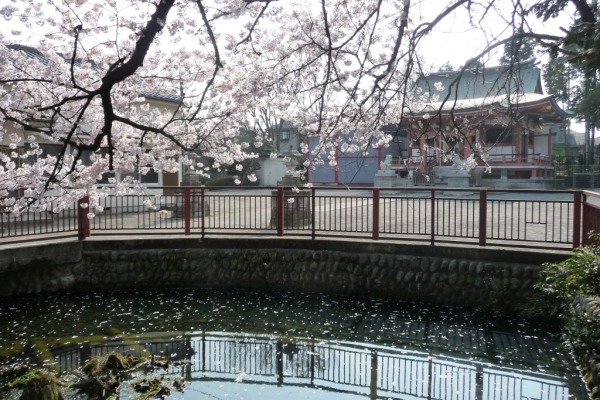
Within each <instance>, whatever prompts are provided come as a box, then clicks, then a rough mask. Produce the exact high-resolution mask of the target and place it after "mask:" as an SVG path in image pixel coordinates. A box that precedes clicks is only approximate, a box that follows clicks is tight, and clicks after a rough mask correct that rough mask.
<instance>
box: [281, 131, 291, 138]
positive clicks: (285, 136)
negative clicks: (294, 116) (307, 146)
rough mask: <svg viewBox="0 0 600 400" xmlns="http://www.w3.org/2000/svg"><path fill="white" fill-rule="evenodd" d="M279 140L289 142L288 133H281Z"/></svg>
mask: <svg viewBox="0 0 600 400" xmlns="http://www.w3.org/2000/svg"><path fill="white" fill-rule="evenodd" d="M279 138H280V139H281V140H290V131H281V134H280V135H279Z"/></svg>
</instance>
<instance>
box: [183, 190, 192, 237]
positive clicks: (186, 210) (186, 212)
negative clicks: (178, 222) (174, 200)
mask: <svg viewBox="0 0 600 400" xmlns="http://www.w3.org/2000/svg"><path fill="white" fill-rule="evenodd" d="M191 198H192V190H191V189H190V187H189V186H186V187H184V188H183V223H184V227H185V234H186V235H189V234H190V233H191V225H192V224H191V222H192V221H191V217H192V201H191Z"/></svg>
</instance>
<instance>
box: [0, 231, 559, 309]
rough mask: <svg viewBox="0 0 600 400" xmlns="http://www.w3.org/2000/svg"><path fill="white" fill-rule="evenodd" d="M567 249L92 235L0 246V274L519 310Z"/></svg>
mask: <svg viewBox="0 0 600 400" xmlns="http://www.w3.org/2000/svg"><path fill="white" fill-rule="evenodd" d="M232 246H235V248H232ZM566 256H567V255H561V254H551V253H531V252H514V251H506V250H491V249H469V248H460V247H458V246H456V247H443V246H434V247H433V246H420V245H414V246H404V245H398V244H386V243H378V242H365V243H356V242H347V241H308V240H289V239H286V240H272V239H270V240H265V239H254V240H253V239H223V240H218V239H211V240H197V239H179V240H125V241H86V242H81V243H79V242H74V243H67V244H60V245H45V246H37V247H35V248H23V249H14V250H10V251H9V250H0V260H1V261H0V281H1V282H3V285H2V286H3V290H2V294H3V295H17V294H24V293H38V292H51V291H56V290H96V289H118V288H130V287H147V288H150V287H198V288H205V287H206V288H208V287H210V288H248V289H264V290H291V291H306V292H326V293H338V294H351V295H361V296H380V297H390V298H397V299H404V300H415V301H423V302H428V303H434V304H444V305H462V306H470V307H487V308H496V309H514V308H516V307H518V306H519V305H520V304H522V302H523V301H524V300H525V298H526V297H527V296H529V295H530V294H531V293H532V288H533V285H534V284H535V282H536V280H537V274H538V270H539V268H540V266H541V264H542V263H543V262H545V261H559V260H561V259H564V258H566Z"/></svg>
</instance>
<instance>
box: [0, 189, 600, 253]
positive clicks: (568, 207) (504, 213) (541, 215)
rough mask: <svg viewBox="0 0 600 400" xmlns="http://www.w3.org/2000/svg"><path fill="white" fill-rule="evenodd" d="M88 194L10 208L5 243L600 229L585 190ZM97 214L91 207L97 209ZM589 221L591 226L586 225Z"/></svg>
mask: <svg viewBox="0 0 600 400" xmlns="http://www.w3.org/2000/svg"><path fill="white" fill-rule="evenodd" d="M150 191H152V192H153V193H147V194H144V195H139V196H138V195H127V196H111V195H109V196H107V197H106V198H103V199H101V204H100V205H101V207H102V208H103V211H102V212H96V213H95V216H94V217H93V218H91V219H90V218H88V213H89V212H90V210H89V208H88V207H89V206H88V205H87V203H88V202H87V199H82V200H80V202H79V205H73V206H72V207H71V208H70V209H68V210H65V211H63V212H62V213H60V214H52V212H51V211H30V212H27V213H23V214H21V215H20V216H12V215H10V214H7V213H5V214H2V218H1V221H0V243H1V242H2V241H3V240H4V241H5V242H8V241H11V240H36V239H38V238H47V237H48V236H51V237H56V236H60V235H63V236H78V237H79V238H80V239H85V238H86V237H88V236H90V235H91V234H93V235H95V236H96V235H115V234H119V235H127V234H135V235H145V234H147V235H165V234H184V235H197V236H201V237H202V238H204V237H208V236H221V235H252V236H257V235H265V236H278V237H281V236H295V237H309V238H311V239H315V238H358V239H372V240H380V239H381V240H383V239H385V240H398V241H420V242H425V243H428V244H431V245H434V244H436V243H456V242H460V243H463V244H471V245H476V246H489V245H494V246H506V247H531V248H542V249H543V248H548V247H551V248H553V249H556V248H562V249H571V248H576V247H578V246H580V245H581V244H582V243H587V237H588V233H589V232H590V231H593V232H600V207H599V204H600V195H599V194H596V193H594V192H587V191H576V190H572V191H547V190H506V189H487V190H472V189H448V188H437V187H430V188H421V187H419V188H417V187H414V188H352V189H348V188H343V187H318V188H314V187H313V188H310V189H299V190H298V189H292V188H283V187H227V188H207V187H181V188H172V187H171V188H152V189H148V192H150ZM92 211H93V210H92ZM582 223H583V225H582Z"/></svg>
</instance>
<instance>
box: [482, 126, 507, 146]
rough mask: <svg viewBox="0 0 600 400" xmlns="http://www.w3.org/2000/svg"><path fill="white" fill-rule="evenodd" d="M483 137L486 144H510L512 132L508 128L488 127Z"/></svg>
mask: <svg viewBox="0 0 600 400" xmlns="http://www.w3.org/2000/svg"><path fill="white" fill-rule="evenodd" d="M485 137H486V143H487V144H510V143H512V140H513V133H512V129H509V128H494V129H488V130H487V131H486V133H485Z"/></svg>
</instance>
